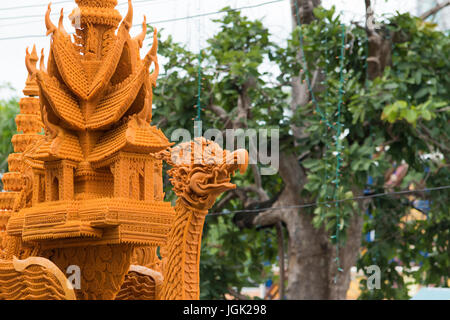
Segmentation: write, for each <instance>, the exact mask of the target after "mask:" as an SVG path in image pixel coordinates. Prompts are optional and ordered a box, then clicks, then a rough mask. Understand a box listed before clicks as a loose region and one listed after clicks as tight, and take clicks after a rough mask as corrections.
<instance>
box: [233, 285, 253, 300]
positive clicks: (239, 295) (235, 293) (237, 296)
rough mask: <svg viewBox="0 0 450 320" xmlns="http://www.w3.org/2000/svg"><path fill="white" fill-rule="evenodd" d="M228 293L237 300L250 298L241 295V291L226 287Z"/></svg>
mask: <svg viewBox="0 0 450 320" xmlns="http://www.w3.org/2000/svg"><path fill="white" fill-rule="evenodd" d="M228 293H229V294H230V295H232V296H233V297H235V298H236V299H238V300H250V298H249V297H247V296H246V295H243V294H242V293H239V292H237V291H236V290H234V289H233V288H228Z"/></svg>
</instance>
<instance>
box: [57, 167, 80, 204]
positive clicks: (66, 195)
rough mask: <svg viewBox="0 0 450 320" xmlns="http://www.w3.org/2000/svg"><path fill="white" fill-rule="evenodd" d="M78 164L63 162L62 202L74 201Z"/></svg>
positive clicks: (60, 187)
mask: <svg viewBox="0 0 450 320" xmlns="http://www.w3.org/2000/svg"><path fill="white" fill-rule="evenodd" d="M75 168H76V163H74V162H71V161H67V160H62V161H61V163H60V166H59V177H60V179H59V180H60V181H59V197H60V200H73V198H74V186H73V184H74V179H73V178H74V177H73V176H74V169H75Z"/></svg>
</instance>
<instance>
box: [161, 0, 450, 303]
mask: <svg viewBox="0 0 450 320" xmlns="http://www.w3.org/2000/svg"><path fill="white" fill-rule="evenodd" d="M319 3H320V1H298V3H297V5H295V3H294V2H292V8H293V12H292V14H293V21H295V23H294V28H293V32H292V35H291V37H290V39H289V40H288V42H287V43H286V44H285V45H284V46H279V45H277V44H275V43H273V42H272V41H270V37H269V36H270V32H269V30H268V29H266V28H265V27H264V25H263V23H262V22H261V21H258V20H256V21H250V20H249V19H248V18H246V17H245V16H243V15H242V14H241V13H240V12H238V11H234V10H230V8H225V9H224V11H226V12H227V14H226V16H224V17H223V18H222V19H218V20H216V22H217V23H218V24H219V25H220V29H219V30H220V31H219V32H218V33H217V34H216V35H215V36H213V37H212V38H211V39H209V40H208V44H209V46H208V47H207V48H204V50H202V53H201V60H202V95H201V99H202V105H203V106H204V112H203V118H202V120H203V128H204V129H207V128H219V129H221V130H223V131H225V129H238V128H243V129H246V128H252V129H267V128H279V129H280V168H279V172H278V174H276V175H273V176H264V175H261V174H260V166H259V165H258V166H257V165H253V166H251V168H250V170H249V171H248V172H247V173H246V174H245V175H244V176H237V177H236V178H235V181H236V183H237V185H238V187H237V189H236V190H234V191H231V192H228V193H227V194H225V195H224V196H223V197H222V198H221V199H219V201H218V202H217V203H216V206H215V207H214V208H213V210H212V211H213V212H221V213H225V214H224V215H212V216H209V217H208V218H207V222H206V226H205V232H204V242H203V243H204V245H203V247H202V258H201V293H202V298H209V299H211V298H212V299H220V298H224V297H225V295H227V294H228V295H231V296H234V297H235V298H238V299H243V298H245V297H244V296H243V295H242V293H241V289H242V288H243V287H246V286H257V285H258V284H260V283H262V282H263V281H264V280H265V279H268V278H271V277H273V274H272V268H271V266H272V265H273V264H279V263H280V256H282V257H283V259H286V262H287V264H286V266H287V268H286V273H285V275H283V272H282V273H281V276H282V277H283V280H284V281H281V282H280V287H284V284H286V285H287V290H286V291H285V292H284V291H283V290H282V296H283V297H285V298H288V299H345V297H346V293H347V290H348V287H349V282H350V269H351V267H352V266H356V265H357V266H358V268H359V269H360V270H363V271H364V272H365V268H364V267H366V266H369V265H373V264H375V265H378V266H379V267H380V269H381V279H382V288H381V290H368V289H367V286H366V285H365V283H361V290H362V294H361V298H374V299H380V298H406V297H408V293H407V292H408V290H407V289H408V285H409V284H408V283H405V282H404V280H403V279H404V278H403V277H402V276H401V275H400V274H399V269H398V268H397V269H396V268H395V267H397V266H402V267H403V274H405V273H406V274H409V275H411V276H412V277H413V279H414V282H415V283H421V284H434V285H438V286H448V278H447V276H446V275H448V270H449V266H450V260H449V255H448V250H449V243H448V242H449V239H450V236H449V221H450V217H449V215H448V209H447V202H448V191H447V190H438V191H434V192H424V193H419V194H414V195H413V196H412V195H410V194H408V195H399V196H385V197H381V198H376V199H375V198H374V199H365V200H358V201H345V202H342V203H340V204H339V205H338V206H335V205H333V206H330V205H318V206H314V207H312V208H311V207H308V208H292V206H301V205H302V204H305V203H315V202H324V201H329V200H333V199H350V198H353V197H359V196H363V195H370V194H375V193H383V192H392V191H401V190H403V191H404V190H409V189H411V188H415V189H423V188H430V187H436V186H445V185H448V184H449V183H448V182H449V171H448V154H449V152H448V145H449V143H448V136H449V129H448V117H449V112H448V111H449V109H448V101H449V93H448V87H449V83H448V82H449V80H448V76H447V75H448V73H449V71H450V68H449V61H448V55H449V37H448V35H447V34H446V33H444V32H440V31H437V30H436V28H435V25H433V24H431V23H428V22H425V21H424V19H425V18H426V17H422V18H416V17H412V16H410V15H409V14H402V15H394V16H391V17H390V18H386V19H385V20H383V21H377V23H378V25H376V26H377V28H375V27H374V25H375V24H370V25H367V26H360V25H358V24H356V23H355V24H352V25H347V26H345V39H344V44H343V45H344V47H343V49H344V52H345V54H344V60H343V67H342V69H341V66H340V61H341V59H340V53H341V49H342V39H341V33H342V25H341V21H340V17H339V15H337V14H336V13H335V10H334V8H333V9H331V10H325V9H323V8H321V7H320V6H319ZM311 4H313V5H311ZM366 4H367V5H368V6H370V1H366ZM297 10H298V11H297ZM370 14H371V12H370V10H368V17H367V18H368V20H369V19H371V20H370V21H374V20H373V17H371V16H369V15H370ZM297 15H298V17H299V18H300V21H302V22H303V24H301V25H297V21H298V20H297ZM300 33H301V34H302V35H303V42H304V51H303V53H302V51H300V50H299V48H300V36H301V35H300ZM161 39H163V40H161V42H160V50H159V54H160V55H161V56H162V57H164V58H163V61H165V63H164V73H163V74H161V76H160V79H159V82H158V86H157V87H156V89H155V94H154V107H155V108H154V117H153V123H154V124H156V125H158V126H160V127H161V128H162V129H163V130H164V131H165V133H166V135H168V136H169V137H170V135H171V133H172V132H173V130H174V129H176V128H179V127H183V128H188V129H189V128H190V129H191V132H192V131H193V128H192V127H193V122H192V120H193V118H194V117H195V116H196V109H195V105H196V102H197V89H198V85H197V77H198V61H197V58H198V57H197V54H196V53H194V52H190V51H189V50H187V49H186V48H185V47H184V46H182V45H180V44H178V43H175V42H174V41H173V40H172V38H171V37H170V36H169V37H164V33H163V34H162V38H161ZM302 54H304V55H305V60H306V61H307V65H304V63H302V62H303V57H302ZM273 66H275V70H278V72H277V71H271V70H273V69H274V68H273ZM341 70H342V75H343V77H342V78H343V81H342V82H341V81H340V80H341V77H340V76H341V72H340V71H341ZM305 75H308V76H309V79H311V80H312V88H311V89H312V92H314V94H315V98H316V100H317V101H318V105H319V106H320V108H321V109H322V111H323V112H324V114H325V115H326V117H327V119H329V121H330V123H332V124H333V123H334V124H336V122H338V119H337V116H336V112H337V106H338V104H339V103H340V101H339V94H338V93H339V90H340V88H342V89H343V90H342V100H341V103H342V112H341V115H340V123H341V125H342V127H341V130H340V132H341V135H340V136H339V137H337V136H336V131H335V129H334V128H329V126H327V125H326V124H325V123H324V121H323V117H321V116H320V114H319V113H318V112H317V110H316V107H315V105H314V103H313V102H312V96H311V92H310V91H309V90H308V86H307V83H306V81H305V80H306V78H305ZM337 139H339V140H340V142H339V145H340V146H341V147H342V149H341V153H340V155H339V154H338V153H336V150H337V149H336V141H337ZM336 155H338V156H339V157H340V167H339V168H338V169H337V168H336V166H337V157H336ZM395 167H397V168H401V169H402V170H403V173H404V174H402V175H401V176H398V175H397V176H396V174H395V172H394V170H393V169H395ZM336 169H337V170H336ZM336 171H337V172H338V176H336V175H335V172H336ZM393 177H397V178H398V179H397V180H396V181H394V182H393V181H391V180H392V179H393ZM336 179H338V181H339V187H336ZM394 180H395V179H394ZM167 195H168V196H169V198H170V197H173V195H171V194H170V191H169V190H167ZM418 200H420V201H422V202H424V201H425V202H426V203H427V206H428V207H427V208H426V210H425V211H424V210H423V209H420V208H419V209H420V210H422V212H423V217H419V219H417V218H409V217H410V216H411V212H412V208H416V207H418V205H417V203H418ZM289 206H291V207H290V208H285V207H289ZM271 207H273V209H271V210H261V211H260V212H258V209H260V208H271ZM280 207H283V209H277V208H280ZM242 209H245V210H249V209H251V210H254V211H253V212H251V213H233V212H234V211H236V210H242ZM338 212H339V217H340V221H337V220H336V217H337V213H338ZM338 223H339V224H340V227H339V229H340V234H341V236H340V238H339V239H338V240H337V239H336V238H335V230H336V227H337V224H338ZM280 226H281V229H280ZM277 228H278V229H277ZM277 230H278V231H280V230H281V232H277ZM370 231H374V232H375V239H371V240H370V241H367V240H366V238H365V237H364V238H363V235H365V234H366V233H368V232H370ZM283 239H286V240H285V241H284V240H283ZM280 240H281V241H280ZM336 242H338V243H336ZM281 243H282V244H283V245H282V246H281V245H280V244H281ZM336 248H339V264H337V263H336V258H337V254H336V252H337V251H336ZM414 266H420V267H419V268H413V267H414ZM338 267H339V268H340V270H338ZM279 277H280V276H279V275H278V276H277V277H275V278H274V280H275V281H277V282H279V281H280V279H279Z"/></svg>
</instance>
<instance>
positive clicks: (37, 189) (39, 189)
mask: <svg viewBox="0 0 450 320" xmlns="http://www.w3.org/2000/svg"><path fill="white" fill-rule="evenodd" d="M44 180H45V179H44V172H43V171H41V170H38V169H33V196H32V202H33V205H36V204H38V203H40V202H43V201H45V181H44Z"/></svg>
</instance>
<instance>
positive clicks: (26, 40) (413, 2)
mask: <svg viewBox="0 0 450 320" xmlns="http://www.w3.org/2000/svg"><path fill="white" fill-rule="evenodd" d="M441 1H442V0H441ZM48 2H49V1H48V0H1V4H0V85H1V84H4V83H6V82H9V83H10V84H11V86H12V87H13V88H14V89H15V90H6V89H0V98H6V97H10V96H11V95H16V96H21V95H22V93H21V90H22V89H23V87H24V84H25V79H26V76H27V71H26V68H25V65H24V57H25V48H26V47H27V46H30V47H32V45H33V44H36V46H37V48H38V50H39V51H40V49H41V48H44V49H45V53H46V54H47V55H48V48H49V38H48V37H45V31H46V29H45V25H44V15H45V12H46V6H47V4H48ZM118 2H119V5H118V7H117V9H118V10H119V11H120V12H121V14H122V16H124V15H125V14H126V10H127V5H126V4H127V0H119V1H118ZM268 2H271V0H133V3H134V24H135V25H137V26H136V27H133V29H132V35H135V34H138V33H139V32H140V30H141V29H140V26H139V25H140V23H141V22H142V17H143V15H144V14H146V15H147V21H148V22H149V23H150V24H152V25H153V26H155V27H157V28H158V29H161V28H163V29H164V32H163V36H164V35H165V36H167V35H168V34H171V35H172V36H173V37H174V39H175V40H176V41H178V42H182V43H184V44H186V46H187V47H188V48H189V49H191V50H194V51H197V50H198V48H199V46H202V45H204V43H205V40H206V39H207V38H208V37H210V36H212V35H213V34H214V33H215V32H216V31H217V27H216V25H215V23H214V22H212V21H211V19H213V18H218V17H220V14H215V15H208V16H204V17H200V18H191V19H180V20H179V21H172V22H163V21H164V20H168V19H174V18H183V17H189V16H195V15H198V14H203V13H210V12H216V11H218V10H220V9H221V8H223V7H225V6H230V7H232V8H240V7H249V6H255V5H259V4H262V5H261V6H258V7H254V8H246V9H243V10H242V11H243V14H245V15H247V16H248V17H250V18H251V19H256V18H262V19H263V21H264V24H265V25H266V26H267V27H268V28H269V30H270V31H271V34H272V37H273V40H274V41H283V40H285V39H286V38H287V37H288V34H289V32H290V30H291V18H290V12H289V10H290V8H289V0H283V1H281V2H276V3H268ZM372 2H373V6H374V9H375V12H376V15H378V16H379V15H381V14H386V13H388V14H394V13H395V11H399V12H407V11H409V12H411V13H413V14H417V13H418V12H423V11H424V10H426V9H427V6H429V5H433V2H435V1H432V0H430V1H427V0H419V1H417V0H388V1H386V0H372ZM266 3H267V4H266ZM322 4H323V6H324V7H326V8H329V7H331V6H332V5H333V4H334V5H336V8H337V11H338V12H341V14H342V16H343V17H344V19H345V21H346V22H349V21H352V20H353V21H355V20H359V21H363V19H364V10H365V9H364V0H322ZM26 6H33V7H29V8H17V9H12V8H16V7H26ZM75 7H76V5H75V1H67V0H54V1H53V5H52V20H53V22H54V24H55V25H57V22H58V17H59V12H60V10H61V8H64V13H65V19H64V25H65V28H66V30H68V31H70V32H71V31H73V29H72V27H71V25H70V22H69V19H68V18H67V15H68V14H69V13H70V12H71V11H72V10H73V9H74V8H75ZM449 9H450V8H446V9H445V10H446V13H445V14H446V16H448V15H447V13H448V11H447V10H449ZM155 21H156V22H155ZM444 23H445V21H444ZM147 42H148V41H147ZM147 44H148V43H147ZM143 50H148V49H147V46H146V45H144V49H143ZM142 54H144V52H142Z"/></svg>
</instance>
